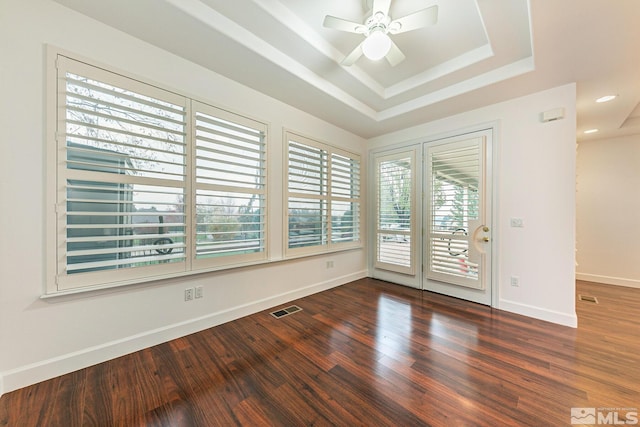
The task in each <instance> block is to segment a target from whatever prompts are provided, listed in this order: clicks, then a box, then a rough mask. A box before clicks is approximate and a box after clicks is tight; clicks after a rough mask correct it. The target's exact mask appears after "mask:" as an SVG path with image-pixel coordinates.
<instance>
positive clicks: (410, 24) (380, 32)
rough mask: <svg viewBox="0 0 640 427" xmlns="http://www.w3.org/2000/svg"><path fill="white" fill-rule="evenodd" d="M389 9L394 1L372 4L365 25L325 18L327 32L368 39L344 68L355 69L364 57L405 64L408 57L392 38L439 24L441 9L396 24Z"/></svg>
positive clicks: (350, 55)
mask: <svg viewBox="0 0 640 427" xmlns="http://www.w3.org/2000/svg"><path fill="white" fill-rule="evenodd" d="M390 6H391V0H373V5H372V7H371V14H370V15H368V17H367V18H366V19H365V21H364V23H363V24H358V23H357V22H351V21H348V20H346V19H342V18H337V17H335V16H331V15H327V16H325V18H324V23H323V25H324V26H325V27H326V28H333V29H336V30H340V31H347V32H349V33H356V34H362V35H364V36H365V39H364V40H363V41H362V42H361V43H360V44H359V45H358V46H356V48H355V49H353V50H352V51H351V53H350V54H348V55H347V56H346V57H345V58H344V59H343V60H342V62H341V64H342V65H345V66H349V65H352V64H353V63H354V62H356V61H357V60H358V59H359V58H360V57H361V56H362V55H363V54H364V56H366V57H367V58H369V59H371V60H374V61H375V60H379V59H382V58H386V59H387V61H389V64H391V66H392V67H395V66H396V65H398V64H399V63H400V62H402V61H404V59H405V56H404V54H403V53H402V51H401V50H400V48H398V46H397V45H396V44H395V43H394V42H393V40H391V38H390V37H389V34H392V35H393V34H400V33H406V32H407V31H412V30H417V29H418V28H422V27H426V26H429V25H433V24H435V23H436V22H437V21H438V6H431V7H428V8H426V9H422V10H419V11H417V12H414V13H412V14H409V15H407V16H405V17H402V18H398V19H393V20H392V19H391V17H390V16H389V7H390Z"/></svg>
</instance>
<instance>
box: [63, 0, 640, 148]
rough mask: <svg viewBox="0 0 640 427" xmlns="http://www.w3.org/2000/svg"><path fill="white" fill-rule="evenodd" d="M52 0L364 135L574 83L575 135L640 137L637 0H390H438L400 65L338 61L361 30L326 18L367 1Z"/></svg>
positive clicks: (399, 11)
mask: <svg viewBox="0 0 640 427" xmlns="http://www.w3.org/2000/svg"><path fill="white" fill-rule="evenodd" d="M56 1H57V2H58V3H60V4H63V5H65V6H68V7H70V8H72V9H74V10H76V11H78V12H80V13H83V14H85V15H88V16H90V17H92V18H94V19H96V20H98V21H101V22H104V23H106V24H108V25H110V26H113V27H115V28H118V29H120V30H122V31H124V32H126V33H129V34H131V35H132V36H135V37H137V38H140V39H142V40H145V41H147V42H149V43H151V44H154V45H156V46H159V47H161V48H163V49H165V50H168V51H170V52H172V53H174V54H176V55H180V56H182V57H184V58H186V59H188V60H190V61H193V62H195V63H198V64H200V65H202V66H204V67H207V68H210V69H211V70H213V71H215V72H218V73H220V74H222V75H225V76H228V77H230V78H232V79H234V80H236V81H238V82H241V83H243V84H245V85H247V86H250V87H252V88H254V89H256V90H259V91H260V92H263V93H265V94H268V95H270V96H273V97H274V98H278V99H280V100H282V101H284V102H286V103H288V104H290V105H293V106H296V107H298V108H300V109H302V110H305V111H307V112H309V113H311V114H313V115H315V116H317V117H320V118H323V119H325V120H327V121H329V122H331V123H334V124H336V125H338V126H340V127H342V128H344V129H347V130H350V131H352V132H353V133H355V134H358V135H360V136H362V137H365V138H370V137H373V136H377V135H381V134H385V133H388V132H391V131H395V130H398V129H402V128H405V127H409V126H412V125H416V124H420V123H425V122H428V121H431V120H435V119H438V118H442V117H446V116H450V115H452V114H456V113H460V112H463V111H468V110H471V109H474V108H478V107H481V106H484V105H487V104H492V103H495V102H500V101H503V100H507V99H511V98H514V97H518V96H522V95H526V94H529V93H533V92H537V91H540V90H543V89H547V88H551V87H555V86H559V85H563V84H566V83H570V82H577V83H578V97H577V109H578V123H577V126H578V134H577V138H578V140H586V139H593V138H605V137H611V136H619V135H625V134H634V133H640V107H638V103H639V102H640V79H638V71H640V46H638V41H639V40H640V24H639V23H640V1H638V0H392V2H391V9H390V12H389V13H390V15H391V17H392V18H394V19H395V18H400V17H402V16H405V15H408V14H411V13H413V12H415V11H418V10H421V9H424V8H427V7H430V6H433V5H437V6H438V22H437V24H436V25H434V26H431V27H428V28H423V29H419V30H415V31H411V32H407V33H402V34H397V35H394V36H392V38H393V40H394V41H395V42H396V44H397V45H398V46H399V47H400V49H401V50H402V51H403V52H404V54H405V55H406V57H407V59H406V60H405V61H404V62H402V63H400V64H399V65H397V66H396V67H391V66H390V65H389V64H388V63H387V62H386V61H385V60H381V61H378V62H373V61H369V60H368V59H366V58H365V57H362V58H361V59H360V60H358V61H357V62H356V63H355V64H354V65H353V66H351V67H344V66H342V65H340V61H341V60H342V59H343V58H344V57H345V56H346V55H347V54H348V53H349V52H350V51H351V50H352V49H353V48H354V47H355V46H356V45H358V43H360V42H361V41H362V36H361V35H358V34H350V33H345V32H340V31H337V30H332V29H327V28H324V27H323V26H322V22H323V19H324V17H325V15H334V16H337V17H341V18H345V19H348V20H351V21H355V22H363V21H364V18H365V16H366V15H367V12H368V10H367V9H368V4H367V0H323V1H318V0H233V1H230V0H135V1H131V0H109V1H104V0H56ZM369 3H370V1H369ZM608 94H616V95H618V98H616V99H615V100H614V101H611V102H608V103H603V104H596V103H595V99H596V98H598V97H600V96H603V95H608ZM557 107H561V106H557ZM590 128H598V129H600V132H598V133H596V134H592V135H584V134H583V131H584V130H586V129H590Z"/></svg>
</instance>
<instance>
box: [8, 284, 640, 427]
mask: <svg viewBox="0 0 640 427" xmlns="http://www.w3.org/2000/svg"><path fill="white" fill-rule="evenodd" d="M578 293H581V294H587V295H594V296H596V297H597V298H598V300H599V304H594V303H591V302H582V301H578V302H577V311H578V318H579V327H578V329H572V328H568V327H562V326H558V325H554V324H550V323H546V322H542V321H537V320H534V319H530V318H526V317H522V316H518V315H514V314H510V313H506V312H501V311H498V310H492V309H491V308H488V307H484V306H480V305H476V304H473V303H469V302H465V301H460V300H456V299H453V298H448V297H444V296H441V295H436V294H431V293H425V292H421V291H419V290H415V289H411V288H406V287H402V286H397V285H392V284H389V283H386V282H381V281H377V280H373V279H363V280H359V281H356V282H353V283H350V284H347V285H344V286H341V287H339V288H336V289H332V290H329V291H326V292H322V293H320V294H316V295H312V296H310V297H307V298H303V299H300V300H297V301H295V302H294V303H295V304H297V305H299V306H300V307H302V309H303V310H302V311H300V312H297V313H295V314H291V315H289V316H286V317H283V318H280V319H275V318H273V317H271V316H270V315H269V312H268V311H265V312H261V313H257V314H254V315H251V316H248V317H245V318H242V319H239V320H237V321H234V322H230V323H227V324H224V325H221V326H218V327H215V328H211V329H208V330H205V331H203V332H200V333H197V334H193V335H190V336H187V337H184V338H180V339H177V340H174V341H171V342H169V343H166V344H162V345H158V346H155V347H152V348H149V349H146V350H143V351H139V352H137V353H133V354H130V355H127V356H124V357H120V358H118V359H115V360H112V361H109V362H106V363H102V364H100V365H96V366H93V367H90V368H87V369H82V370H80V371H77V372H74V373H71V374H68V375H64V376H62V377H59V378H55V379H52V380H49V381H45V382H42V383H39V384H36V385H33V386H30V387H26V388H23V389H20V390H17V391H14V392H11V393H7V394H5V395H4V396H2V398H1V399H0V425H1V426H20V427H23V426H65V427H67V426H80V425H83V426H84V425H87V426H94V425H95V426H233V425H247V426H269V425H274V426H303V425H318V426H323V425H344V426H357V425H363V426H382V425H389V426H421V425H437V426H439V425H442V426H475V425H486V426H507V425H514V426H515V425H517V426H526V425H531V426H565V425H567V426H568V425H570V424H571V408H572V407H587V408H625V409H626V411H630V410H632V408H636V407H638V406H640V391H639V390H640V339H639V338H640V289H629V288H622V287H616V286H606V285H598V284H593V283H587V282H579V283H578ZM269 311H271V310H269ZM618 412H619V418H618V419H619V420H624V417H625V411H623V410H620V411H618ZM632 417H633V415H632V414H630V415H629V418H628V419H629V420H630V421H633V419H632Z"/></svg>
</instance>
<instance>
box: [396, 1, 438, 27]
mask: <svg viewBox="0 0 640 427" xmlns="http://www.w3.org/2000/svg"><path fill="white" fill-rule="evenodd" d="M436 22H438V6H431V7H428V8H426V9H422V10H419V11H417V12H415V13H412V14H410V15H407V16H405V17H402V18H398V19H395V20H393V21H391V23H390V24H389V27H388V28H389V32H390V33H391V34H399V33H406V32H407V31H412V30H417V29H418V28H422V27H427V26H429V25H433V24H435V23H436Z"/></svg>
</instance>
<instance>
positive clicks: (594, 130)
mask: <svg viewBox="0 0 640 427" xmlns="http://www.w3.org/2000/svg"><path fill="white" fill-rule="evenodd" d="M596 132H598V129H589V130H585V131H584V133H596Z"/></svg>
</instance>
